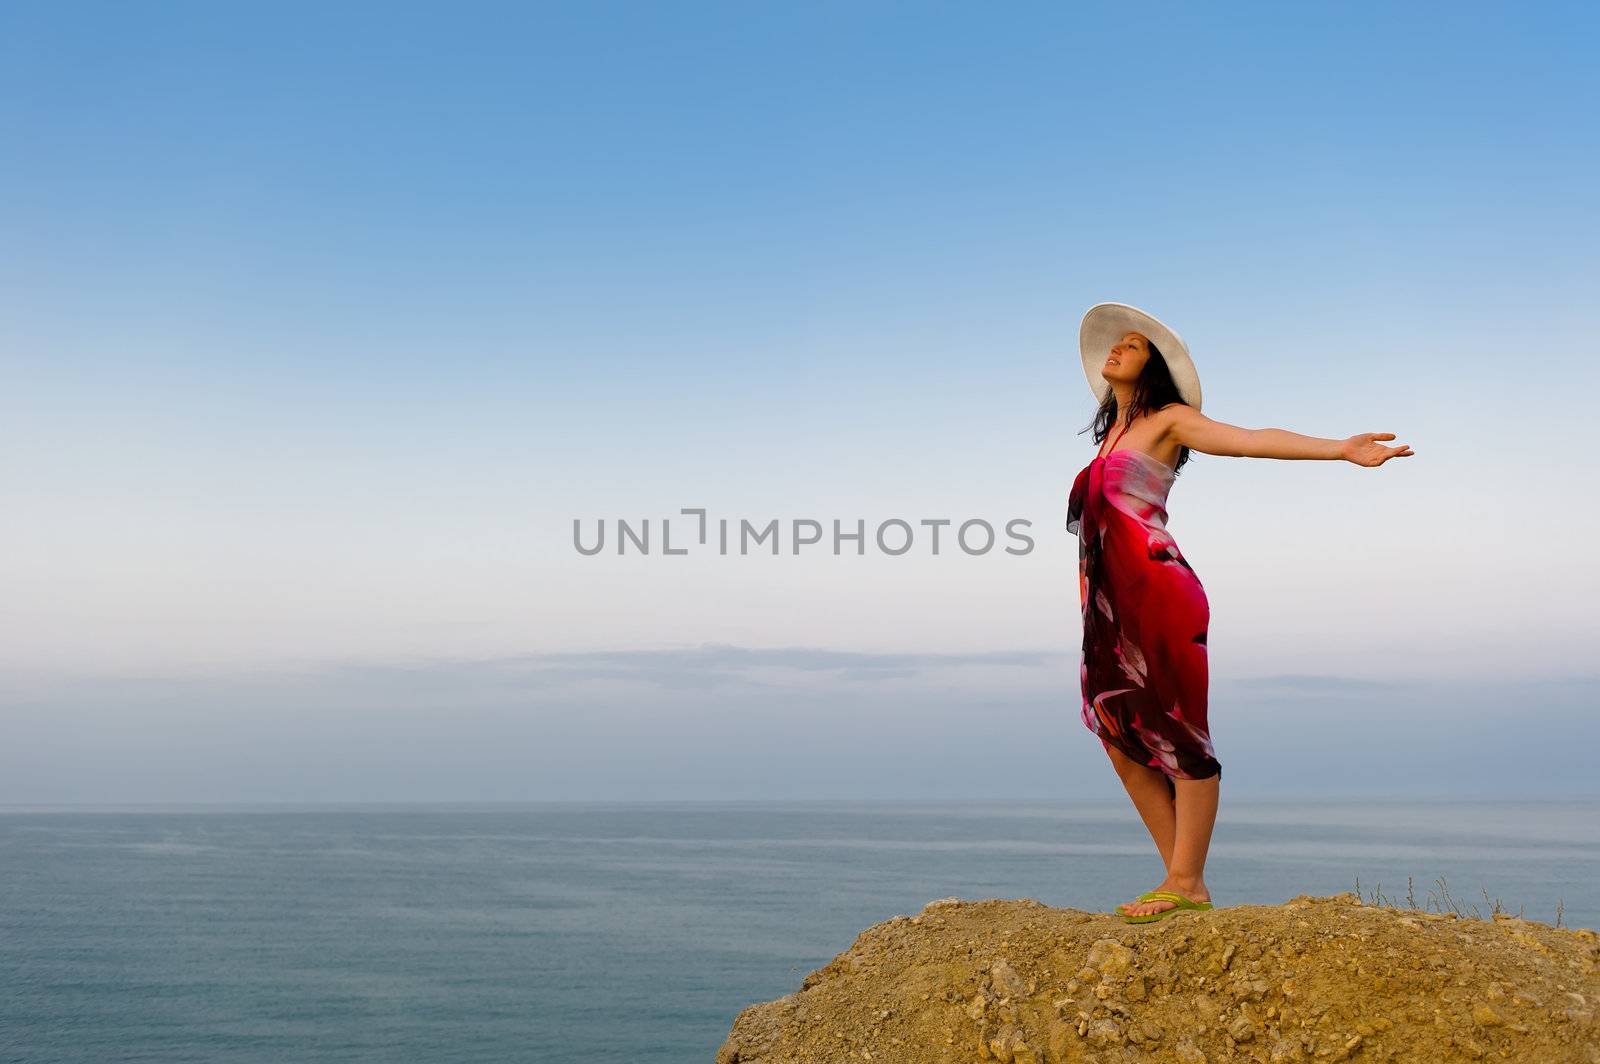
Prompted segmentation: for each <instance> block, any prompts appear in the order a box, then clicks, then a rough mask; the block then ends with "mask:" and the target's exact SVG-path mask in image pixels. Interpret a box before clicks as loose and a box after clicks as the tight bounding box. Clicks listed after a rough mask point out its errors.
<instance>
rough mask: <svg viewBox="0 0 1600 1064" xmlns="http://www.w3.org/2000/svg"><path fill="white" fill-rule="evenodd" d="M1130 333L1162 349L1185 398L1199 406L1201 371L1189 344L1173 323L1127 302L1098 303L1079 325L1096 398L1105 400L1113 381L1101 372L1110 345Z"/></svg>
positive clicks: (1085, 366) (1081, 349) (1080, 342)
mask: <svg viewBox="0 0 1600 1064" xmlns="http://www.w3.org/2000/svg"><path fill="white" fill-rule="evenodd" d="M1130 332H1136V333H1142V334H1143V335H1144V336H1145V337H1146V338H1147V339H1149V341H1150V342H1151V343H1153V344H1155V345H1156V347H1157V348H1159V349H1160V351H1161V356H1162V357H1163V358H1164V359H1166V362H1167V369H1169V370H1171V371H1172V380H1173V382H1174V383H1176V384H1177V386H1178V394H1179V395H1181V396H1182V397H1183V401H1184V402H1186V403H1188V404H1189V405H1190V406H1192V407H1194V408H1195V409H1196V410H1199V409H1200V374H1199V373H1197V372H1195V368H1194V361H1193V360H1192V359H1191V358H1190V357H1189V345H1188V344H1186V343H1184V342H1183V337H1181V336H1179V335H1178V334H1177V332H1176V331H1174V330H1173V329H1172V327H1171V326H1169V325H1166V324H1165V323H1163V322H1162V321H1161V320H1160V319H1158V318H1155V317H1153V316H1152V315H1149V314H1146V313H1145V312H1144V311H1142V310H1140V309H1139V308H1138V307H1130V306H1128V304H1126V303H1096V304H1095V305H1094V306H1092V307H1090V308H1089V312H1088V313H1087V314H1085V315H1084V316H1083V324H1082V325H1081V326H1079V328H1078V351H1079V353H1080V354H1081V355H1082V356H1083V374H1084V376H1085V377H1087V378H1089V390H1090V391H1091V392H1093V393H1094V397H1095V399H1096V400H1099V401H1101V402H1104V401H1105V397H1106V393H1107V392H1108V391H1110V390H1111V382H1110V381H1107V380H1106V379H1105V378H1104V377H1103V376H1101V375H1100V370H1101V369H1102V368H1103V367H1104V366H1105V364H1106V359H1107V358H1108V357H1110V355H1111V348H1112V346H1113V345H1114V344H1116V343H1117V342H1118V341H1119V340H1121V339H1122V338H1123V337H1124V336H1126V335H1127V334H1128V333H1130Z"/></svg>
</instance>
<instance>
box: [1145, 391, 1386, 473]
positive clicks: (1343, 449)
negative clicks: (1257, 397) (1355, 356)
mask: <svg viewBox="0 0 1600 1064" xmlns="http://www.w3.org/2000/svg"><path fill="white" fill-rule="evenodd" d="M1162 413H1163V414H1165V415H1166V416H1167V418H1168V425H1167V432H1168V433H1170V434H1171V435H1172V437H1173V438H1174V439H1176V440H1177V441H1178V442H1179V443H1181V444H1182V445H1183V446H1185V447H1187V448H1189V449H1190V450H1192V451H1201V452H1203V453H1205V454H1215V455H1222V456H1225V457H1228V458H1298V459H1311V458H1320V459H1342V460H1343V461H1346V462H1354V463H1355V464H1356V465H1360V466H1380V465H1382V464H1383V463H1385V462H1387V461H1388V460H1389V459H1391V458H1409V457H1411V456H1412V454H1414V453H1415V452H1413V451H1412V450H1411V448H1410V447H1409V446H1406V445H1405V444H1401V445H1400V446H1397V447H1389V446H1385V445H1384V444H1381V443H1379V442H1377V441H1379V440H1392V439H1394V433H1392V432H1360V433H1357V434H1356V435H1354V436H1351V437H1350V438H1348V439H1344V440H1333V439H1323V438H1322V437H1320V436H1302V435H1300V434H1299V433H1298V432H1290V431H1289V430H1288V429H1246V428H1241V427H1239V426H1238V425H1230V424H1228V423H1227V422H1225V421H1213V420H1212V419H1211V418H1208V417H1206V416H1205V415H1204V414H1202V413H1200V411H1198V410H1196V409H1195V408H1194V407H1192V406H1185V405H1184V404H1182V403H1173V404H1171V405H1170V406H1167V407H1165V408H1164V409H1163V410H1162Z"/></svg>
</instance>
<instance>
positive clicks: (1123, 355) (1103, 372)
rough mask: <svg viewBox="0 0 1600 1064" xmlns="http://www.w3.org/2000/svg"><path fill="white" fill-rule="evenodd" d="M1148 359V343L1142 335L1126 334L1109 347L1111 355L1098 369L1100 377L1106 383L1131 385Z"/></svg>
mask: <svg viewBox="0 0 1600 1064" xmlns="http://www.w3.org/2000/svg"><path fill="white" fill-rule="evenodd" d="M1149 357H1150V341H1149V340H1147V339H1145V337H1144V334H1143V333H1136V332H1131V333H1126V334H1124V335H1123V337H1122V339H1120V340H1118V341H1117V342H1116V343H1114V344H1112V345H1111V354H1110V355H1109V356H1108V357H1107V358H1106V363H1105V365H1104V366H1102V367H1101V368H1100V376H1102V377H1104V378H1105V379H1106V380H1108V381H1119V382H1122V383H1124V384H1132V383H1133V382H1134V381H1136V380H1138V379H1139V374H1140V373H1142V372H1143V371H1144V364H1145V361H1146V360H1147V359H1148V358H1149Z"/></svg>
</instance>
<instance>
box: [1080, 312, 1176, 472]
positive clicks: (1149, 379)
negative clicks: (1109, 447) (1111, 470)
mask: <svg viewBox="0 0 1600 1064" xmlns="http://www.w3.org/2000/svg"><path fill="white" fill-rule="evenodd" d="M1145 342H1146V343H1147V344H1149V346H1150V357H1149V358H1147V359H1145V363H1144V369H1143V370H1141V371H1140V372H1139V379H1138V380H1136V381H1134V382H1133V396H1132V398H1131V400H1130V405H1131V406H1132V407H1133V410H1132V412H1131V416H1132V418H1133V419H1134V420H1137V419H1138V418H1140V417H1142V416H1144V415H1145V414H1149V413H1153V412H1154V411H1157V410H1160V409H1161V408H1162V407H1164V406H1167V405H1168V404H1171V403H1182V402H1183V396H1181V395H1179V394H1178V385H1177V383H1176V382H1174V381H1173V379H1172V371H1171V370H1170V369H1168V368H1167V360H1166V357H1165V356H1164V355H1162V354H1161V349H1160V348H1159V347H1157V346H1156V345H1155V344H1154V343H1151V342H1150V341H1149V339H1148V338H1147V339H1146V341H1145ZM1184 405H1185V406H1187V405H1188V404H1187V403H1184ZM1119 415H1120V411H1118V410H1117V393H1116V389H1114V388H1108V389H1106V397H1105V398H1104V399H1103V400H1101V402H1100V409H1098V410H1096V411H1095V414H1094V421H1093V422H1091V423H1090V425H1089V429H1092V430H1093V431H1094V442H1095V446H1097V447H1098V446H1099V445H1100V444H1102V443H1104V442H1105V439H1106V437H1107V436H1109V435H1110V434H1111V426H1113V425H1115V424H1117V422H1118V421H1119V420H1120V416H1119ZM1083 431H1088V429H1085V430H1083ZM1188 461H1189V448H1187V447H1181V446H1180V447H1179V448H1178V464H1177V465H1176V466H1175V467H1173V475H1174V476H1176V475H1177V471H1178V470H1179V469H1182V468H1183V467H1184V464H1185V463H1186V462H1188Z"/></svg>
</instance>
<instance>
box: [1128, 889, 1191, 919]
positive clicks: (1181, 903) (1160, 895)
mask: <svg viewBox="0 0 1600 1064" xmlns="http://www.w3.org/2000/svg"><path fill="white" fill-rule="evenodd" d="M1134 900H1135V901H1170V902H1172V908H1170V909H1162V910H1161V911H1160V912H1157V913H1142V914H1140V915H1138V916H1129V915H1128V914H1127V913H1123V914H1122V919H1123V920H1124V922H1126V923H1130V924H1149V923H1154V922H1155V921H1157V920H1159V919H1161V918H1162V917H1163V916H1171V915H1172V914H1173V913H1175V912H1179V911H1181V910H1183V909H1194V910H1205V909H1210V908H1212V905H1211V903H1210V902H1208V901H1192V900H1190V899H1189V898H1185V897H1184V896H1183V895H1182V894H1175V893H1173V892H1172V891H1170V890H1151V891H1146V892H1145V893H1143V894H1141V895H1139V897H1138V898H1136V899H1134Z"/></svg>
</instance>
